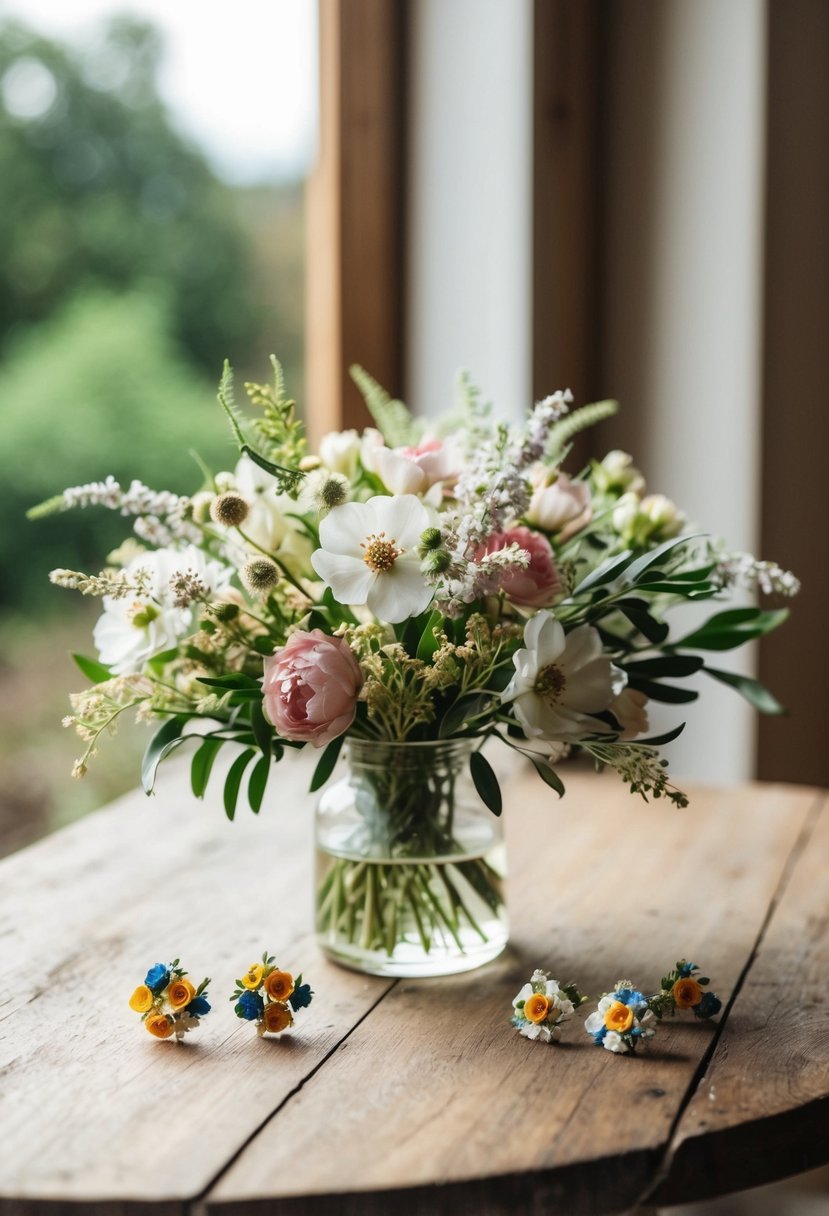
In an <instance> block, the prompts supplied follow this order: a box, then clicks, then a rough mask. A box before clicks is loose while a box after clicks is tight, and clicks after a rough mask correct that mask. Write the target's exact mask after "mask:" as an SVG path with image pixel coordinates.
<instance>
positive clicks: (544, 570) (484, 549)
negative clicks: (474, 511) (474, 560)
mask: <svg viewBox="0 0 829 1216" xmlns="http://www.w3.org/2000/svg"><path fill="white" fill-rule="evenodd" d="M512 544H516V545H518V547H519V548H520V549H525V550H526V552H527V553H529V555H530V564H529V565H528V566H526V567H525V568H524V569H523V570H522V569H520V568H517V569H514V570H507V571H506V572H505V574H504V577H503V579H502V581H501V588H502V590H503V592H504V594H505V595H506V596H507V598H508V599H510V600H512V602H513V603H514V604H518V605H519V606H520V607H522V608H544V607H546V606H547V605H548V604H551V603H552V602H553V600H554V599H555V598H556V597H557V596H558V595H559V593H560V592H561V589H562V588H561V579H560V578H559V577H558V571H557V570H556V567H555V562H554V561H553V550H552V547H551V545H550V542H549V541H548V540H547V538H546V537H545V536H542V535H541V533H540V532H533V531H532V529H530V528H525V527H523V526H522V527H518V528H507V529H506V531H505V532H495V533H494V534H493V535H492V536H490V538H489V540H488V541H487V542H486V544H485V545H482V546H481V548H480V549H479V550H478V554H477V556H478V557H482V556H483V555H484V554H485V553H495V552H496V551H497V550H499V549H506V548H507V547H508V546H509V545H512Z"/></svg>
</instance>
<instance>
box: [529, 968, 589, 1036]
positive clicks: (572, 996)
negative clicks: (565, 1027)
mask: <svg viewBox="0 0 829 1216" xmlns="http://www.w3.org/2000/svg"><path fill="white" fill-rule="evenodd" d="M586 1000H587V997H586V996H582V995H581V993H580V992H579V990H578V988H577V987H576V985H575V984H559V982H558V980H551V979H548V977H547V972H546V971H538V970H536V971H534V972H533V973H532V977H531V979H530V981H529V983H528V984H525V985H524V987H523V988H522V989H521V991H520V992H519V993H518V995H517V996H516V998H515V1000H514V1001H513V1002H512V1007H513V1010H514V1011H515V1012H514V1013H513V1015H512V1024H513V1026H515V1027H516V1029H517V1030H518V1031H519V1032H520V1033H521V1034H522V1035H523V1036H524V1038H526V1039H538V1040H539V1041H540V1042H541V1043H554V1042H556V1041H557V1040H558V1038H559V1036H560V1035H561V1029H560V1027H561V1024H562V1022H566V1021H567V1019H568V1018H571V1017H572V1016H573V1014H574V1013H575V1011H576V1009H578V1007H579V1005H583V1004H584V1002H585V1001H586Z"/></svg>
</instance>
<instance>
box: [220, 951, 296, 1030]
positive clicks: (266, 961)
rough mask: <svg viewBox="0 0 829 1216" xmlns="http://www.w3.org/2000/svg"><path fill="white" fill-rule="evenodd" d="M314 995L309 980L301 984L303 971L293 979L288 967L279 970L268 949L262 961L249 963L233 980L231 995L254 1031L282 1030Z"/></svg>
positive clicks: (237, 1011)
mask: <svg viewBox="0 0 829 1216" xmlns="http://www.w3.org/2000/svg"><path fill="white" fill-rule="evenodd" d="M313 998H314V993H313V992H312V990H311V985H310V984H303V982H302V975H301V974H300V975H298V976H297V977H296V979H294V977H293V976H292V975H291V973H290V971H282V970H280V968H279V967H277V965H276V960H275V959H274V957H273V955H269V954H268V952H267V950H266V951H265V953H264V954H263V955H262V962H261V963H251V965H250V966H249V967H248V969H247V971H246V972H245V973H244V975H243V976H242V977H241V979H238V980H237V981H236V988H235V990H234V992H233V994H232V995H231V997H230V1000H231V1001H235V1005H234V1010H233V1011H234V1013H235V1014H236V1016H237V1018H242V1019H243V1021H245V1022H255V1023H256V1032H257V1034H259V1035H260V1036H261V1035H263V1034H281V1033H282V1031H283V1030H288V1029H289V1028H290V1027H291V1026H293V1024H294V1016H293V1015H294V1014H295V1013H297V1012H298V1011H299V1010H300V1009H305V1008H307V1006H308V1005H310V1004H311V1001H312V1000H313Z"/></svg>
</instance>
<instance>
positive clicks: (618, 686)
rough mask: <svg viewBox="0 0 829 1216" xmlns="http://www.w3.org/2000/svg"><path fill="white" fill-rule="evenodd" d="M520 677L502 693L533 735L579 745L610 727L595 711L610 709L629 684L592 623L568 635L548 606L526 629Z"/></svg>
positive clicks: (517, 660)
mask: <svg viewBox="0 0 829 1216" xmlns="http://www.w3.org/2000/svg"><path fill="white" fill-rule="evenodd" d="M513 663H514V664H515V675H514V676H513V677H512V679H511V680H510V682H509V684H508V685H507V687H506V688H505V689H504V691H503V693H502V694H501V700H502V701H503V702H505V703H507V702H511V703H512V707H513V713H514V714H515V717H516V718H517V719H518V722H519V723H520V724H521V727H522V729H523V731H524V734H525V735H526V736H527V738H528V739H558V740H562V741H565V742H571V743H576V742H578V741H579V739H583V738H584V737H585V735H592V734H596V733H597V732H602V731H606V730H608V727H607V726H605V725H604V724H603V723H602V722H598V721H596V720H595V718H592V717H591V716H590V715H591V714H598V713H601V712H602V711H603V710H605V709H607V707H608V706H609V705H610V703H611V701H612V700H613V699H614V697H617V696H618V695H619V693H620V692H621V691H622V689H623V688H624V686H625V683H626V682H627V677H626V676H625V673H624V672H623V671H621V670H620V669H619V668H618V667H614V665H613V663H612V662H611V661H610V659H609V658H608V657H607V655H605V654H604V651H603V649H602V640H601V638H600V636H599V634H598V632H597V631H596V630H595V629H594V628H593V627H592V625H579V627H578V628H577V629H574V630H573V631H572V632H571V633H567V634H565V632H564V630H563V629H562V627H561V625H560V624H559V622H558V621H557V620H555V618H554V617H553V616H552V615H551V614H550V613H549V612H547V611H546V610H544V611H541V612H537V613H536V614H535V616H534V617H531V618H530V620H529V621H527V624H526V626H525V627H524V648H523V649H522V650H519V651H517V652H516V654H515V655H514V657H513Z"/></svg>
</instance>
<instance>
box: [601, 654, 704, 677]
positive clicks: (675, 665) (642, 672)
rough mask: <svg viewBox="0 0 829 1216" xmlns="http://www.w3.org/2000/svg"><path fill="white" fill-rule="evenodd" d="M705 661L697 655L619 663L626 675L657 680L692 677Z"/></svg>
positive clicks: (673, 655)
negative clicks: (663, 677)
mask: <svg viewBox="0 0 829 1216" xmlns="http://www.w3.org/2000/svg"><path fill="white" fill-rule="evenodd" d="M704 662H705V660H704V659H703V658H702V657H701V656H700V655H697V654H663V655H660V656H659V657H658V658H654V659H637V660H635V661H634V662H632V663H621V664H620V666H621V667H624V669H625V671H626V672H627V673H628V675H631V676H650V677H652V678H654V679H657V678H658V677H660V676H674V677H676V676H692V675H693V674H694V672H695V671H699V669H700V667H702V665H703V663H704Z"/></svg>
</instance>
